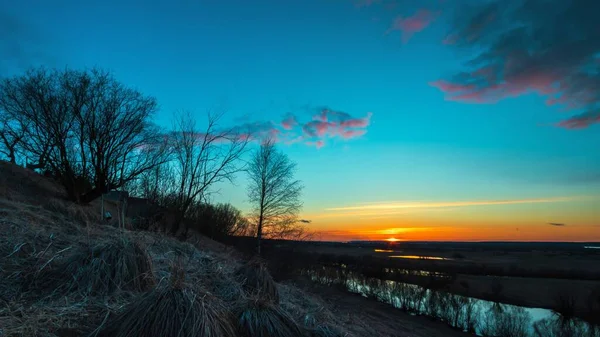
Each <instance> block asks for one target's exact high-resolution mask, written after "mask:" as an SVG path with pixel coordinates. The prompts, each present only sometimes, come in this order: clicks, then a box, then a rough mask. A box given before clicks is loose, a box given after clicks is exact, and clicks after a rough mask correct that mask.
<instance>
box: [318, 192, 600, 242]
mask: <svg viewBox="0 0 600 337" xmlns="http://www.w3.org/2000/svg"><path fill="white" fill-rule="evenodd" d="M599 202H600V195H598V196H572V197H547V198H543V197H540V198H531V199H525V198H522V199H516V198H515V199H513V200H510V199H504V200H492V201H490V200H483V201H481V200H473V201H468V202H465V201H447V202H436V201H434V202H428V201H424V202H391V201H390V202H374V203H362V204H361V203H358V204H355V205H358V206H343V207H327V208H324V209H321V210H319V211H317V212H315V213H312V214H310V215H307V217H309V218H314V219H315V221H314V222H313V225H312V226H314V227H312V230H314V231H315V232H316V233H317V235H318V238H316V240H325V241H386V242H389V243H396V242H402V241H554V242H561V241H562V242H600V223H598V219H600V209H599V208H598V207H597V205H598V204H599ZM442 211H443V212H442ZM556 223H560V224H562V225H561V226H556V225H554V224H556Z"/></svg>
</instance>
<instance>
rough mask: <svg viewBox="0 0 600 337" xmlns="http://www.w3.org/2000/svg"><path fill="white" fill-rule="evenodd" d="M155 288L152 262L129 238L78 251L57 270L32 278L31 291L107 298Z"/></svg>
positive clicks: (117, 239)
mask: <svg viewBox="0 0 600 337" xmlns="http://www.w3.org/2000/svg"><path fill="white" fill-rule="evenodd" d="M154 284H155V279H154V272H153V267H152V260H151V258H150V256H149V254H148V252H147V251H146V249H145V247H143V246H142V245H141V244H140V243H139V242H136V241H134V240H131V239H130V238H128V237H127V235H126V234H123V235H122V236H119V237H113V238H109V239H107V240H103V241H101V242H100V243H98V244H95V245H94V246H92V247H86V248H81V249H79V250H77V251H75V253H74V254H72V255H71V256H69V257H68V258H67V259H66V260H65V261H64V262H62V263H59V264H57V265H56V266H55V267H54V268H51V269H48V268H45V269H41V270H40V271H38V272H36V273H35V274H34V275H33V279H32V280H31V284H30V285H29V287H30V288H31V289H34V290H37V291H40V292H42V293H52V294H58V295H64V294H67V293H71V294H73V293H76V294H79V295H81V296H88V295H94V296H106V295H110V294H112V293H114V292H116V291H123V290H127V291H137V292H142V291H146V290H150V289H151V288H152V287H153V286H154Z"/></svg>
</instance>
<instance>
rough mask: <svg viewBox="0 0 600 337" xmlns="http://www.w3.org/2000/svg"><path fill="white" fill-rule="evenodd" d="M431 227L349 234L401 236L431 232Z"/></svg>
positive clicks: (358, 231) (371, 230) (376, 230)
mask: <svg viewBox="0 0 600 337" xmlns="http://www.w3.org/2000/svg"><path fill="white" fill-rule="evenodd" d="M432 229H433V228H431V227H393V228H384V229H367V230H356V231H352V232H351V233H355V234H361V235H368V236H371V235H402V234H405V233H411V232H424V231H429V230H432Z"/></svg>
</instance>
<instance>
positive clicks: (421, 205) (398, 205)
mask: <svg viewBox="0 0 600 337" xmlns="http://www.w3.org/2000/svg"><path fill="white" fill-rule="evenodd" d="M574 199H575V198H572V197H560V198H540V199H515V200H483V201H480V200H476V201H448V202H393V203H381V204H372V203H370V204H363V205H357V206H349V207H335V208H327V209H325V210H326V211H330V212H341V211H366V210H372V211H373V210H398V209H427V208H445V207H473V206H490V205H514V204H534V203H551V202H566V201H571V200H574Z"/></svg>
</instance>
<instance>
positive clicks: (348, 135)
mask: <svg viewBox="0 0 600 337" xmlns="http://www.w3.org/2000/svg"><path fill="white" fill-rule="evenodd" d="M365 133H367V130H364V129H363V130H343V131H341V133H340V135H341V136H342V138H344V139H352V138H357V137H360V136H363V135H364V134H365Z"/></svg>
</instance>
